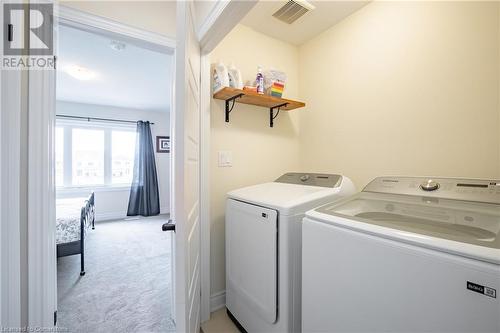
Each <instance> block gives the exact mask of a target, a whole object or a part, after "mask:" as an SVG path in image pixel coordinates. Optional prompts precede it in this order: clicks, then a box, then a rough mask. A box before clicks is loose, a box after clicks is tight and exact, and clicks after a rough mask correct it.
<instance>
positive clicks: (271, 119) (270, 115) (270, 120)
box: [269, 103, 288, 127]
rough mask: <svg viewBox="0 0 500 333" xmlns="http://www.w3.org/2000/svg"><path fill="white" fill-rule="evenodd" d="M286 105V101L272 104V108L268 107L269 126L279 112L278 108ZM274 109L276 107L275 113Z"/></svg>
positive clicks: (272, 123) (271, 125)
mask: <svg viewBox="0 0 500 333" xmlns="http://www.w3.org/2000/svg"><path fill="white" fill-rule="evenodd" d="M287 105H288V103H283V104H279V105H276V106H273V107H272V108H270V109H269V126H270V127H273V126H274V119H276V117H277V116H278V115H279V114H280V108H282V107H284V106H287ZM275 109H278V112H276V114H274V110H275Z"/></svg>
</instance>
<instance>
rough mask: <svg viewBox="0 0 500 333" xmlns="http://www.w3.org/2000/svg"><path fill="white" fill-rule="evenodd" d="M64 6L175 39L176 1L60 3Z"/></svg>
mask: <svg viewBox="0 0 500 333" xmlns="http://www.w3.org/2000/svg"><path fill="white" fill-rule="evenodd" d="M59 3H60V4H61V5H63V6H67V7H71V8H74V9H78V10H81V11H84V12H87V13H90V14H94V15H98V16H102V17H105V18H108V19H112V20H114V21H118V22H120V23H123V24H127V25H130V26H133V27H136V28H140V29H144V30H147V31H151V32H156V33H159V34H162V35H164V36H168V37H172V38H174V37H175V21H176V19H175V16H176V11H175V8H176V7H175V1H89V0H88V1H73V0H70V1H59Z"/></svg>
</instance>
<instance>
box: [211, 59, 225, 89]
mask: <svg viewBox="0 0 500 333" xmlns="http://www.w3.org/2000/svg"><path fill="white" fill-rule="evenodd" d="M224 87H229V73H228V71H227V67H226V66H225V65H224V64H223V63H222V62H221V61H220V60H219V61H218V62H217V63H216V64H215V66H214V86H213V88H214V93H216V92H217V91H219V90H221V89H222V88H224Z"/></svg>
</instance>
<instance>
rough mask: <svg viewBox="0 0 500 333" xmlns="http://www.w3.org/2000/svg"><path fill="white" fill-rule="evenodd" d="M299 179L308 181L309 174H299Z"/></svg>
mask: <svg viewBox="0 0 500 333" xmlns="http://www.w3.org/2000/svg"><path fill="white" fill-rule="evenodd" d="M300 180H301V181H303V182H306V181H308V180H309V175H303V176H300Z"/></svg>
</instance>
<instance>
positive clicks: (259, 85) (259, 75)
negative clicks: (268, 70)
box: [255, 66, 264, 94]
mask: <svg viewBox="0 0 500 333" xmlns="http://www.w3.org/2000/svg"><path fill="white" fill-rule="evenodd" d="M255 84H256V86H257V93H258V94H264V75H262V66H259V67H257V78H256V79H255Z"/></svg>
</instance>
